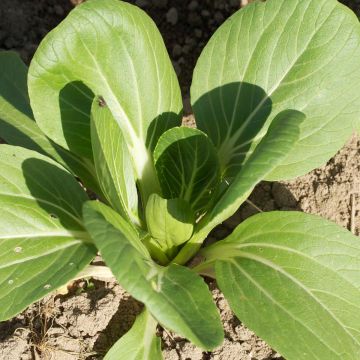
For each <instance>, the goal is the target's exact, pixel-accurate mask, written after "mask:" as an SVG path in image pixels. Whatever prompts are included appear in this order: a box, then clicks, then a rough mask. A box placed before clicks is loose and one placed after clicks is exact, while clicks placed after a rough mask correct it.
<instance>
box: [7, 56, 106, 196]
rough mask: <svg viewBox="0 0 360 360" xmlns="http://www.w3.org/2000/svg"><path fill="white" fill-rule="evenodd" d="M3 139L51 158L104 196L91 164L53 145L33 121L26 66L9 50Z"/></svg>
mask: <svg viewBox="0 0 360 360" xmlns="http://www.w3.org/2000/svg"><path fill="white" fill-rule="evenodd" d="M0 138H2V139H4V140H5V141H6V142H7V143H8V144H11V145H17V146H22V147H25V148H27V149H30V150H35V151H37V152H39V153H41V154H44V155H47V156H50V157H51V158H53V159H54V160H56V161H57V162H58V163H60V164H61V165H63V166H64V167H66V168H67V169H68V170H69V171H71V172H72V173H73V174H76V175H77V176H79V178H80V179H81V180H82V181H83V182H84V184H85V185H86V186H87V187H89V188H91V189H92V190H93V191H96V192H97V193H98V194H100V193H101V191H100V190H99V188H98V184H97V180H96V174H95V169H94V165H93V164H92V161H91V160H89V159H85V158H81V157H79V156H76V155H75V154H73V153H71V152H69V151H67V150H65V149H64V148H62V147H61V146H59V145H56V144H55V143H53V142H52V141H51V140H49V139H48V138H47V137H46V136H45V135H44V134H43V133H42V131H41V130H40V128H39V127H38V125H37V124H36V122H35V121H34V119H33V114H32V110H31V108H30V103H29V97H28V93H27V67H26V65H25V64H24V63H23V62H22V60H21V59H20V57H19V55H18V54H16V53H14V52H10V51H3V52H0Z"/></svg>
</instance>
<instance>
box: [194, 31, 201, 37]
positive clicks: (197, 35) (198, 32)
mask: <svg viewBox="0 0 360 360" xmlns="http://www.w3.org/2000/svg"><path fill="white" fill-rule="evenodd" d="M194 34H195V36H196V37H197V38H201V37H202V34H203V32H202V30H201V29H195V30H194Z"/></svg>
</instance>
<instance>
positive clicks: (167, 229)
mask: <svg viewBox="0 0 360 360" xmlns="http://www.w3.org/2000/svg"><path fill="white" fill-rule="evenodd" d="M145 214H146V223H147V226H148V230H149V232H150V234H151V236H152V237H153V238H155V239H156V240H158V241H159V243H160V244H164V247H165V249H171V248H173V247H176V246H178V245H181V244H182V243H184V242H185V241H187V240H189V239H190V237H191V235H192V232H193V228H194V225H193V224H194V222H195V218H194V214H193V212H192V209H191V207H190V205H189V204H188V203H187V202H186V201H184V200H182V199H169V200H168V199H163V198H162V197H161V196H159V195H157V194H151V195H150V197H149V200H148V202H147V204H146V210H145Z"/></svg>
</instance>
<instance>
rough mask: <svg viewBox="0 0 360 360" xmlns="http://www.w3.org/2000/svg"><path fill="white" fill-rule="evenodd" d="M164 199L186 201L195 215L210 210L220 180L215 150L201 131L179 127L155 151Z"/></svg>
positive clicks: (160, 142) (162, 139)
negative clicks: (210, 203)
mask: <svg viewBox="0 0 360 360" xmlns="http://www.w3.org/2000/svg"><path fill="white" fill-rule="evenodd" d="M154 161H155V167H156V170H157V173H158V175H159V181H160V184H161V188H162V190H163V195H164V197H165V198H181V199H184V200H185V201H187V202H188V203H189V204H190V205H191V206H192V208H193V211H194V212H195V213H196V214H201V213H203V212H204V211H205V210H207V208H208V207H209V202H210V200H211V199H212V198H213V196H214V192H215V191H216V188H217V186H218V183H219V180H220V169H219V162H218V157H217V154H216V150H215V148H214V146H213V144H212V143H211V140H209V138H208V137H207V136H206V135H205V134H204V133H203V132H201V131H199V130H197V129H192V128H188V127H176V128H173V129H170V130H168V131H167V132H165V133H164V134H163V135H162V136H161V137H160V139H159V142H158V144H157V145H156V148H155V151H154Z"/></svg>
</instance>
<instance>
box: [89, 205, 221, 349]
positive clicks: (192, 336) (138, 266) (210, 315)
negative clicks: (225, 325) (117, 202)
mask: <svg viewBox="0 0 360 360" xmlns="http://www.w3.org/2000/svg"><path fill="white" fill-rule="evenodd" d="M109 213H112V214H113V215H112V216H113V217H117V218H118V219H119V223H120V218H121V217H120V215H118V214H116V213H115V212H114V211H113V210H111V209H110V208H108V207H106V206H105V205H103V204H101V203H98V202H88V203H86V204H85V206H84V209H83V215H84V220H85V226H86V228H87V229H88V231H89V233H90V234H91V236H92V238H93V240H94V242H95V244H96V245H97V247H98V249H99V250H100V252H101V254H102V256H103V258H104V260H105V262H106V264H107V265H108V266H109V267H110V269H111V271H112V272H113V274H114V276H115V277H116V278H117V280H118V281H119V283H120V284H121V286H123V287H124V288H125V289H126V290H127V291H128V292H129V293H130V294H131V295H132V296H133V297H134V298H135V299H137V300H139V301H141V302H143V303H144V304H145V305H146V307H147V308H148V310H149V311H150V312H151V314H152V316H154V318H155V319H156V320H157V321H158V322H159V323H160V324H161V325H163V326H164V327H166V328H168V329H170V330H172V331H174V332H176V333H178V334H180V335H182V336H184V337H186V338H188V339H189V340H190V341H192V342H193V343H194V344H195V345H198V346H200V347H202V348H204V349H206V350H211V349H213V348H215V347H216V346H218V345H220V343H221V342H222V340H223V330H222V325H221V322H220V316H219V314H218V311H217V309H216V306H215V304H214V303H213V301H212V297H211V293H210V291H209V289H208V287H207V285H206V284H205V282H204V281H203V280H202V279H201V278H200V277H199V276H198V275H197V274H195V273H194V272H193V271H191V270H190V269H188V268H185V267H182V266H179V265H175V264H171V265H170V266H168V267H161V266H159V265H157V264H156V263H155V262H153V261H152V260H151V258H150V256H149V254H147V255H146V254H144V252H141V251H139V247H140V246H141V245H143V244H142V243H141V242H140V240H139V239H138V240H137V244H136V236H137V234H136V233H135V232H134V230H132V231H133V234H127V233H128V229H131V226H130V225H128V227H129V226H130V228H128V227H124V229H120V227H119V226H116V227H115V226H114V224H111V223H109V222H108V221H107V220H106V216H104V214H109ZM107 216H108V215H107ZM122 221H124V220H123V219H122ZM119 223H118V224H119ZM114 249H116V251H114Z"/></svg>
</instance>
